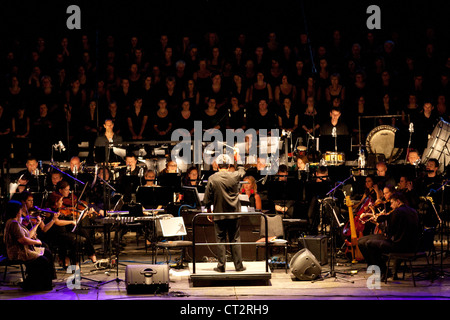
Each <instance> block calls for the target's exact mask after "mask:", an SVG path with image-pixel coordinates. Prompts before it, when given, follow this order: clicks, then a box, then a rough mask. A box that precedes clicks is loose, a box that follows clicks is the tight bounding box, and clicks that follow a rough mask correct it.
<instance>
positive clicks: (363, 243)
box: [358, 234, 392, 274]
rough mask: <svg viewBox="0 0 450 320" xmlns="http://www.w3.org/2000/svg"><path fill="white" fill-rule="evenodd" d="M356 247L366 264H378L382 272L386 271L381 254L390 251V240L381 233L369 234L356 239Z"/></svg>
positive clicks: (384, 260)
mask: <svg viewBox="0 0 450 320" xmlns="http://www.w3.org/2000/svg"><path fill="white" fill-rule="evenodd" d="M358 247H359V250H360V251H361V253H362V255H363V256H364V259H365V260H366V263H367V266H371V265H375V266H379V267H380V270H381V273H382V274H383V273H384V272H385V271H386V258H385V257H384V256H383V254H385V253H389V252H391V250H392V242H391V241H389V240H387V239H386V237H385V236H384V235H382V234H370V235H367V236H364V237H361V238H360V239H359V240H358Z"/></svg>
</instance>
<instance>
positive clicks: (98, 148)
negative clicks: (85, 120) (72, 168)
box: [94, 119, 122, 162]
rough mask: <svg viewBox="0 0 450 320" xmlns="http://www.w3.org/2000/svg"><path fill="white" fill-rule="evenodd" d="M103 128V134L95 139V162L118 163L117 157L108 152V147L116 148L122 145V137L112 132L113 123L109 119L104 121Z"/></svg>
mask: <svg viewBox="0 0 450 320" xmlns="http://www.w3.org/2000/svg"><path fill="white" fill-rule="evenodd" d="M103 127H104V128H105V133H104V134H103V135H100V136H98V137H97V138H96V139H95V143H94V146H95V159H96V161H97V162H104V161H106V160H108V162H120V160H121V159H120V158H119V156H118V155H116V154H115V153H113V152H110V149H109V146H110V145H113V146H116V145H118V144H120V143H122V136H120V135H119V134H117V133H116V132H115V131H114V121H113V120H111V119H105V122H104V124H103ZM106 152H108V155H106ZM105 158H106V159H105Z"/></svg>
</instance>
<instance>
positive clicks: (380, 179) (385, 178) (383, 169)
mask: <svg viewBox="0 0 450 320" xmlns="http://www.w3.org/2000/svg"><path fill="white" fill-rule="evenodd" d="M376 168H377V182H376V183H377V184H378V188H379V189H380V190H383V188H384V186H386V185H391V186H395V184H396V182H395V179H394V178H392V177H391V176H390V174H389V172H388V167H387V165H386V162H384V161H379V162H378V163H377V164H376Z"/></svg>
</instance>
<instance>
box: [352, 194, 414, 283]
mask: <svg viewBox="0 0 450 320" xmlns="http://www.w3.org/2000/svg"><path fill="white" fill-rule="evenodd" d="M405 201H406V198H405V196H404V195H403V194H402V193H400V192H395V193H394V194H392V196H391V198H390V203H391V209H392V210H391V212H390V213H389V214H388V215H380V216H379V217H378V218H377V222H382V221H386V220H387V221H388V224H387V225H388V227H387V230H386V234H385V235H384V234H371V235H367V236H364V237H361V238H360V239H359V240H358V247H359V249H360V251H361V253H362V255H363V256H364V259H365V261H366V263H367V266H370V265H375V266H379V267H380V271H381V275H382V281H384V280H385V275H386V268H387V266H386V258H385V256H384V254H385V253H389V252H405V253H406V252H414V250H415V249H416V246H417V243H418V241H419V234H420V228H419V218H418V214H417V211H416V210H414V209H413V208H411V207H409V206H407V205H406V203H405ZM393 275H394V279H396V269H394V273H393Z"/></svg>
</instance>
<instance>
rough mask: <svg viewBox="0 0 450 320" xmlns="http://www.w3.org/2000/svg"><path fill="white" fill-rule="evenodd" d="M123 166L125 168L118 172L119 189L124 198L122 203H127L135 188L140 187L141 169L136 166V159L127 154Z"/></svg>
mask: <svg viewBox="0 0 450 320" xmlns="http://www.w3.org/2000/svg"><path fill="white" fill-rule="evenodd" d="M125 165H126V168H124V169H122V170H120V172H119V189H120V193H122V194H123V196H124V197H123V201H124V202H125V203H127V202H130V201H131V200H132V197H133V195H135V194H136V190H137V188H138V187H139V186H140V185H141V181H140V180H141V179H140V177H139V175H140V172H141V168H140V167H139V166H138V159H137V157H136V155H135V154H133V153H128V154H127V155H126V156H125ZM142 176H143V175H142Z"/></svg>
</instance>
